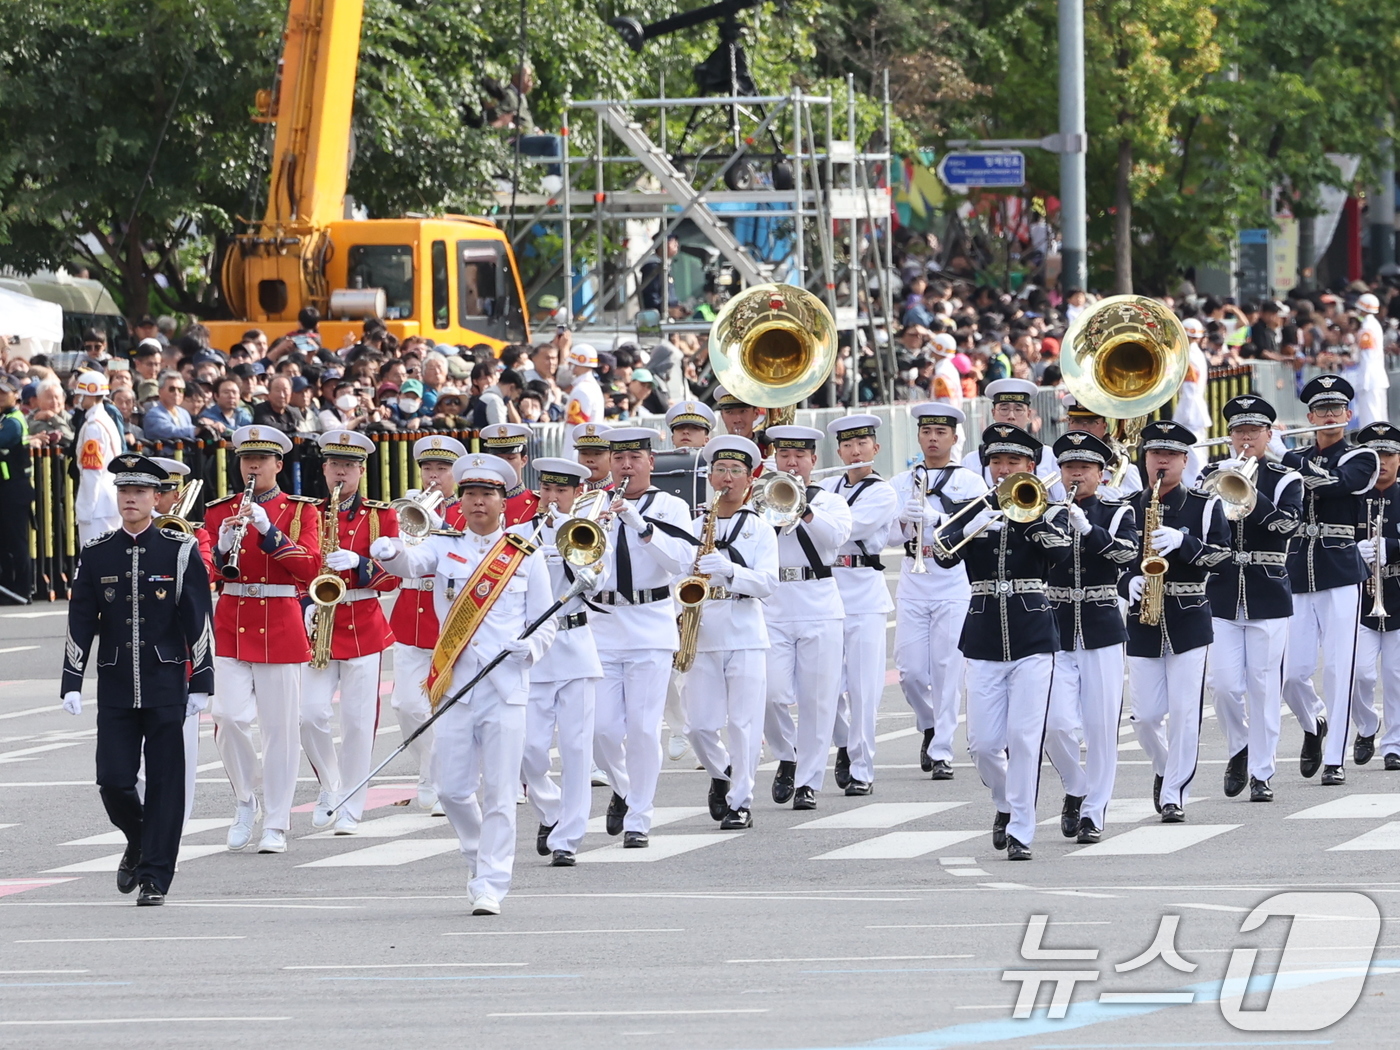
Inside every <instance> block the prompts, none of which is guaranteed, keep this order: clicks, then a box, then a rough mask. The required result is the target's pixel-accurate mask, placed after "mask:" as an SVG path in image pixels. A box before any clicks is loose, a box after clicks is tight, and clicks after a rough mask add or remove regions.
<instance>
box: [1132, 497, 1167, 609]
mask: <svg viewBox="0 0 1400 1050" xmlns="http://www.w3.org/2000/svg"><path fill="white" fill-rule="evenodd" d="M1165 473H1166V471H1163V470H1159V471H1157V480H1156V481H1155V482H1154V483H1153V485H1152V501H1151V502H1150V503H1148V504H1147V510H1146V512H1145V513H1144V514H1143V516H1142V563H1141V566H1140V568H1141V569H1142V575H1143V580H1144V582H1143V585H1142V602H1141V604H1140V605H1139V606H1138V623H1140V624H1144V625H1145V626H1147V627H1156V626H1157V625H1158V624H1159V623H1161V622H1162V603H1163V599H1164V598H1165V596H1166V593H1167V568H1168V566H1167V559H1166V558H1164V557H1163V556H1162V555H1160V554H1158V553H1157V552H1156V550H1154V549H1153V547H1152V534H1153V533H1154V532H1156V531H1157V530H1158V529H1159V528H1161V526H1162V499H1161V496H1162V475H1164V474H1165Z"/></svg>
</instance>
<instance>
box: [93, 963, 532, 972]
mask: <svg viewBox="0 0 1400 1050" xmlns="http://www.w3.org/2000/svg"><path fill="white" fill-rule="evenodd" d="M526 965H528V964H527V963H522V962H508V963H487V962H442V963H346V964H345V965H343V966H284V967H282V969H284V970H418V969H429V968H432V967H438V966H526ZM74 972H75V973H77V972H82V973H86V972H87V971H86V970H83V971H74Z"/></svg>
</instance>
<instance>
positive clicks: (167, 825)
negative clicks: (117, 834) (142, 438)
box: [59, 454, 214, 906]
mask: <svg viewBox="0 0 1400 1050" xmlns="http://www.w3.org/2000/svg"><path fill="white" fill-rule="evenodd" d="M108 469H109V470H110V472H111V473H112V474H113V475H114V478H113V480H114V482H115V483H116V486H117V507H118V512H119V513H120V515H121V527H120V528H119V529H117V530H115V531H113V532H110V533H107V534H106V535H104V536H101V537H99V538H97V539H95V540H93V541H91V542H89V543H88V544H87V545H86V546H84V547H83V549H82V551H81V552H80V553H79V554H78V565H77V569H76V571H75V574H74V580H73V596H72V600H71V602H70V603H69V606H68V637H67V640H66V642H65V645H64V657H63V679H62V682H61V684H60V686H59V692H60V693H61V695H62V696H63V707H64V710H66V711H68V712H69V713H70V714H74V715H77V714H81V713H82V709H83V700H82V686H83V673H84V671H85V670H86V667H87V662H88V656H89V650H90V649H91V648H92V642H93V639H94V638H96V639H97V645H98V650H97V667H98V671H97V785H98V788H99V790H100V792H101V795H102V804H103V805H104V806H105V807H106V809H107V816H108V818H109V819H110V820H111V821H112V823H113V824H114V825H115V826H116V827H117V828H118V829H119V830H120V831H121V832H122V834H124V835H125V836H126V842H127V845H126V851H125V852H124V853H123V854H122V859H121V863H120V864H119V866H118V868H117V889H118V890H120V891H121V892H122V893H130V892H131V891H132V890H134V889H135V888H136V887H137V885H138V884H139V885H140V887H141V894H140V896H139V897H138V898H137V904H142V905H148V906H149V905H157V904H164V903H165V895H166V894H167V893H168V892H169V891H170V881H171V879H172V878H174V875H175V860H176V857H177V856H178V855H179V851H180V830H181V825H182V823H183V816H184V810H185V745H184V739H183V727H184V724H185V720H186V718H187V717H190V716H197V714H198V712H200V711H202V710H203V709H204V708H205V707H206V706H208V703H209V696H210V694H211V693H213V691H214V634H213V628H212V626H211V624H210V606H209V577H208V575H207V574H206V573H205V571H204V563H203V561H201V560H200V557H199V550H198V549H197V547H196V544H195V541H194V537H192V536H189V535H187V534H185V533H181V532H176V531H174V530H171V529H158V528H156V527H155V526H154V524H153V520H152V518H153V513H154V511H155V505H156V493H157V491H158V490H159V489H160V487H161V485H163V484H164V483H165V482H166V481H167V480H168V477H169V475H167V474H166V472H165V471H164V470H163V469H162V468H161V467H160V466H158V465H157V464H155V463H153V462H151V461H150V460H149V459H147V458H145V457H144V456H137V455H132V454H124V455H122V456H119V457H117V458H116V459H114V460H113V461H112V463H111V465H110V466H109V468H108ZM143 753H144V755H145V757H146V796H145V801H144V803H143V802H142V800H141V799H140V798H139V797H138V795H137V792H136V772H137V767H138V766H139V765H140V762H141V757H142V754H143Z"/></svg>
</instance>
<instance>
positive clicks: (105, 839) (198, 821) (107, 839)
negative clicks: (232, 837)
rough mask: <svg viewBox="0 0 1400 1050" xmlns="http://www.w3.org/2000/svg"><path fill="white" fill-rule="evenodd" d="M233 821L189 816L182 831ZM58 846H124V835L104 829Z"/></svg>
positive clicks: (197, 830)
mask: <svg viewBox="0 0 1400 1050" xmlns="http://www.w3.org/2000/svg"><path fill="white" fill-rule="evenodd" d="M232 823H233V818H232V817H191V818H190V820H189V822H188V823H187V824H186V825H185V830H184V832H183V833H182V834H183V835H185V836H189V835H198V834H200V833H201V832H205V831H213V830H214V829H215V828H226V827H228V826H229V825H230V824H232ZM59 845H60V846H125V845H126V836H125V835H124V834H122V833H121V832H120V831H105V832H103V833H102V834H101V835H89V836H88V837H87V838H85V839H74V840H73V841H72V842H60V843H59Z"/></svg>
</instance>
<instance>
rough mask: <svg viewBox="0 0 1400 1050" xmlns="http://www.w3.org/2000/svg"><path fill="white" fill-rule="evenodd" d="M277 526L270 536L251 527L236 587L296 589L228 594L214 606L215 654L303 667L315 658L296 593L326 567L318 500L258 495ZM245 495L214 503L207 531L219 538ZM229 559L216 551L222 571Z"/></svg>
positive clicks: (276, 493) (278, 493) (278, 494)
mask: <svg viewBox="0 0 1400 1050" xmlns="http://www.w3.org/2000/svg"><path fill="white" fill-rule="evenodd" d="M257 501H258V503H259V504H261V505H262V508H263V509H264V510H265V511H267V516H268V517H269V518H271V519H272V528H270V529H268V530H267V535H266V536H260V535H259V534H258V530H257V529H256V528H254V527H253V526H251V525H250V526H248V531H247V532H246V533H245V534H244V536H243V554H242V559H241V561H240V563H239V575H238V579H237V580H236V581H233V582H236V583H239V584H241V585H243V586H247V587H252V586H254V585H262V584H267V585H270V586H275V587H286V588H291V589H292V592H293V593H289V594H287V595H286V596H276V597H270V596H268V595H263V594H244V595H241V596H236V595H232V594H224V595H223V596H221V597H220V598H219V601H218V604H216V605H215V606H214V652H215V654H216V655H218V656H230V657H233V658H234V659H235V660H246V661H248V662H249V663H255V664H304V663H306V662H307V661H308V660H310V659H311V647H310V645H309V644H308V643H307V641H306V624H305V621H304V620H303V619H302V613H301V602H300V600H299V599H298V597H297V593H296V592H299V591H300V590H302V589H304V588H305V586H306V584H308V583H310V582H311V580H312V578H313V577H315V575H316V573H317V572H318V571H319V569H320V568H321V540H320V532H319V530H320V528H321V515H320V514H319V513H317V511H316V507H315V503H316V502H317V501H316V500H314V499H309V498H307V497H306V496H288V495H287V494H286V493H284V492H282V491H281V490H280V489H276V488H274V489H271V490H269V491H268V492H265V493H263V495H262V496H259V497H257ZM242 502H243V496H242V494H241V493H239V494H236V495H232V496H226V497H225V498H224V499H221V500H217V501H216V502H214V503H211V504H209V508H208V511H207V513H206V514H205V517H204V527H205V528H206V529H208V530H209V534H210V535H211V536H217V535H218V534H219V526H220V525H222V524H223V522H224V519H225V518H228V517H230V516H232V515H233V514H234V513H236V512H237V510H238V507H239V505H240V504H241V503H242ZM227 561H228V556H227V555H224V554H220V553H219V552H218V551H217V550H216V551H215V552H214V564H215V566H216V567H218V568H222V567H223V565H224V564H225V563H226V562H227Z"/></svg>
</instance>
